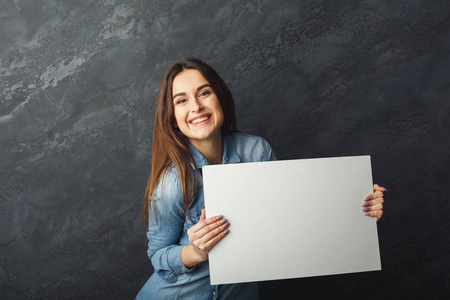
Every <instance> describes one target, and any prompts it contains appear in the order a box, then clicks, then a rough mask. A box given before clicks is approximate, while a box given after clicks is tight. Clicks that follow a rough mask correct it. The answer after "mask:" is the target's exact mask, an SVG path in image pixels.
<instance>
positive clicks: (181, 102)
mask: <svg viewBox="0 0 450 300" xmlns="http://www.w3.org/2000/svg"><path fill="white" fill-rule="evenodd" d="M186 101H187V99H185V98H180V99H178V100H177V102H176V103H177V104H183V103H185V102H186Z"/></svg>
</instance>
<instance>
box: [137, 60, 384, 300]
mask: <svg viewBox="0 0 450 300" xmlns="http://www.w3.org/2000/svg"><path fill="white" fill-rule="evenodd" d="M275 159H276V158H275V155H274V153H273V152H272V148H271V147H270V145H269V143H267V141H265V140H264V139H263V138H260V137H257V136H253V135H249V134H244V133H239V132H237V131H236V117H235V113H234V100H233V97H232V95H231V93H230V91H229V89H228V87H227V86H226V85H225V83H224V82H223V80H222V78H220V76H219V75H218V74H217V73H216V71H214V69H212V68H211V67H210V66H208V65H207V64H205V63H204V62H202V61H200V60H198V59H194V58H190V59H187V60H185V61H183V62H182V63H176V64H174V65H172V66H171V67H170V68H169V69H168V70H167V71H166V73H165V75H164V77H163V80H162V82H161V86H160V90H159V94H158V98H157V103H156V117H155V126H154V130H153V144H152V167H151V173H150V178H149V180H148V184H147V189H146V194H145V197H144V205H143V216H144V222H145V225H146V229H147V230H148V231H147V238H148V257H149V258H150V259H151V262H152V264H153V267H154V273H153V274H152V276H151V277H150V279H149V280H148V281H147V282H146V284H145V285H144V286H143V287H142V289H141V291H140V292H139V294H138V295H137V298H136V299H259V294H258V285H257V283H242V284H227V285H218V286H217V285H211V284H210V280H209V265H208V253H209V251H210V250H211V248H212V247H214V245H216V244H217V243H218V242H220V241H221V240H222V239H223V238H225V237H226V236H227V234H228V232H229V227H230V224H229V223H228V221H227V219H226V218H225V217H224V216H222V215H218V216H212V217H209V218H206V217H205V209H204V198H203V178H202V167H203V166H205V165H209V164H227V163H245V162H260V161H269V160H275ZM224 184H225V183H224ZM374 189H375V190H376V191H374V193H373V194H371V195H369V196H367V198H366V199H365V200H366V201H364V204H363V207H364V208H363V210H364V211H365V213H366V214H367V215H370V216H372V217H375V218H376V219H377V220H378V219H379V218H380V217H381V215H382V207H383V206H382V202H383V192H384V191H385V190H384V189H383V188H380V187H378V186H374Z"/></svg>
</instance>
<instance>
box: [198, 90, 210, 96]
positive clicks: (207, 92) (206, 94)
mask: <svg viewBox="0 0 450 300" xmlns="http://www.w3.org/2000/svg"><path fill="white" fill-rule="evenodd" d="M209 94H211V93H210V92H209V91H202V92H200V94H199V95H198V96H199V97H206V96H208V95H209Z"/></svg>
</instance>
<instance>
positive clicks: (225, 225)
mask: <svg viewBox="0 0 450 300" xmlns="http://www.w3.org/2000/svg"><path fill="white" fill-rule="evenodd" d="M228 226H230V223H225V224H223V225H222V227H223V228H225V229H227V228H228Z"/></svg>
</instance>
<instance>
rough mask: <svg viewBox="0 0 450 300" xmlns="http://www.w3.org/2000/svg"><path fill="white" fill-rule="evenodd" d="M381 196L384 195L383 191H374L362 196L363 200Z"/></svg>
mask: <svg viewBox="0 0 450 300" xmlns="http://www.w3.org/2000/svg"><path fill="white" fill-rule="evenodd" d="M383 196H384V194H383V192H380V191H375V192H374V193H373V194H370V195H367V197H366V198H364V201H369V200H373V199H376V198H383Z"/></svg>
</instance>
